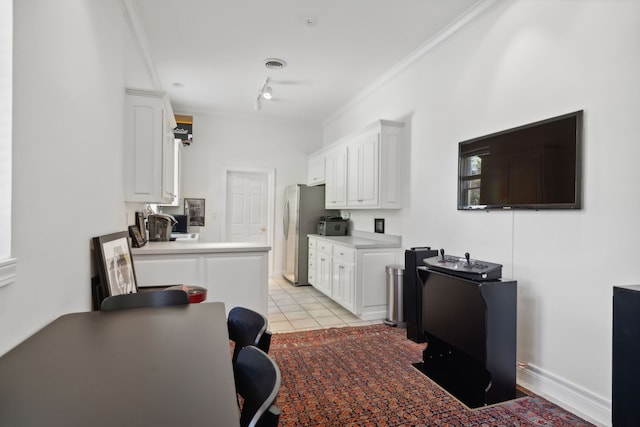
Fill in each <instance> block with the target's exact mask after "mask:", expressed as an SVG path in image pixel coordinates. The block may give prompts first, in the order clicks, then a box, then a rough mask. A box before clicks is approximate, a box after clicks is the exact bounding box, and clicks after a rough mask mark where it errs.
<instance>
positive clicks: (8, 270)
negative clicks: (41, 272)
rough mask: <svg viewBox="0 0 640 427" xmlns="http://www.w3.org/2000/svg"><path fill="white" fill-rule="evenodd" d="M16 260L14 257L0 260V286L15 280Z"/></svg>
mask: <svg viewBox="0 0 640 427" xmlns="http://www.w3.org/2000/svg"><path fill="white" fill-rule="evenodd" d="M17 262H18V260H17V259H15V258H6V259H3V260H0V288H2V287H4V286H7V285H10V284H12V283H13V282H15V280H16V264H17Z"/></svg>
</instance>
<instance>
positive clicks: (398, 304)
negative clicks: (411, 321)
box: [384, 265, 406, 328]
mask: <svg viewBox="0 0 640 427" xmlns="http://www.w3.org/2000/svg"><path fill="white" fill-rule="evenodd" d="M385 272H386V274H387V318H386V319H384V323H386V324H387V325H389V326H398V327H402V328H404V327H405V326H406V323H405V322H404V314H403V308H402V282H403V281H404V279H403V277H404V268H403V267H402V266H401V265H387V266H386V267H385Z"/></svg>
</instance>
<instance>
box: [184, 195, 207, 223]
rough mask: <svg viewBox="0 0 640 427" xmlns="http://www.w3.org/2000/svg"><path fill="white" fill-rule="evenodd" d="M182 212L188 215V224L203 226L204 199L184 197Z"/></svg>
mask: <svg viewBox="0 0 640 427" xmlns="http://www.w3.org/2000/svg"><path fill="white" fill-rule="evenodd" d="M184 214H185V215H189V225H195V226H199V227H202V226H204V199H184Z"/></svg>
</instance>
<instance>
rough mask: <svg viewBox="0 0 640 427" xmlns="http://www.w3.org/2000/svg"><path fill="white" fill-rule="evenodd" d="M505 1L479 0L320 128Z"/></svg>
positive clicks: (331, 116)
mask: <svg viewBox="0 0 640 427" xmlns="http://www.w3.org/2000/svg"><path fill="white" fill-rule="evenodd" d="M506 2H507V0H480V1H479V2H478V3H476V4H475V5H473V6H472V7H471V8H470V9H469V10H467V11H466V12H465V13H463V14H462V15H460V16H459V17H458V18H457V19H456V20H455V21H453V22H452V23H451V24H449V25H448V26H446V27H445V28H444V29H442V30H441V31H440V32H438V34H436V35H435V36H433V37H432V38H431V39H429V40H428V41H426V42H425V43H423V44H422V45H421V46H420V47H419V48H417V49H416V50H414V51H413V52H412V53H410V54H409V55H408V56H406V57H405V58H404V59H403V60H402V61H400V62H399V63H397V64H396V65H394V66H393V67H392V68H391V69H389V70H388V71H386V72H385V73H384V74H382V75H381V76H380V77H378V78H377V79H376V80H375V81H374V82H373V83H372V84H370V85H369V86H367V87H366V88H365V89H364V90H362V91H361V92H360V93H359V94H357V95H356V96H354V97H353V98H352V99H351V100H350V101H348V102H347V103H346V104H345V105H343V106H342V107H341V108H339V109H338V110H337V111H336V112H334V113H333V114H331V115H330V116H329V117H327V118H326V119H325V120H323V122H322V126H323V127H324V126H326V125H328V124H329V123H331V122H332V121H334V120H336V119H337V118H338V117H339V116H340V115H342V114H344V113H345V112H346V111H347V110H349V109H351V108H352V107H353V106H354V105H356V104H358V103H359V102H361V101H362V100H363V99H365V98H366V97H367V96H369V95H371V94H372V93H373V92H374V91H376V90H377V89H379V88H380V87H381V86H382V85H384V84H385V83H386V82H388V81H389V80H391V79H392V78H393V77H395V76H397V75H398V74H400V73H401V72H402V71H403V70H405V69H406V68H408V67H409V66H410V65H412V64H413V63H414V62H416V61H417V60H419V59H420V58H422V57H423V56H425V55H426V54H427V53H429V52H430V51H431V50H433V49H434V48H436V47H437V46H439V45H440V44H441V43H443V42H444V41H445V40H447V39H448V38H449V37H451V36H452V35H454V34H456V33H457V32H458V31H460V30H462V29H463V28H464V27H466V26H467V25H469V23H471V22H472V21H474V20H475V19H477V18H478V17H480V16H482V15H484V14H486V13H488V12H490V11H492V10H494V9H496V8H497V7H498V6H499V5H501V4H502V3H506Z"/></svg>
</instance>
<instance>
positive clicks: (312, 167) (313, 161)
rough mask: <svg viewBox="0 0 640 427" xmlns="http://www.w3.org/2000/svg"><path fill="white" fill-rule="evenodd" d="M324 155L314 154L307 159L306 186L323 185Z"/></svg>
mask: <svg viewBox="0 0 640 427" xmlns="http://www.w3.org/2000/svg"><path fill="white" fill-rule="evenodd" d="M324 161H325V158H324V153H318V154H314V155H312V156H310V157H309V160H308V169H307V185H309V186H312V185H320V184H324V172H325V167H324Z"/></svg>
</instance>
